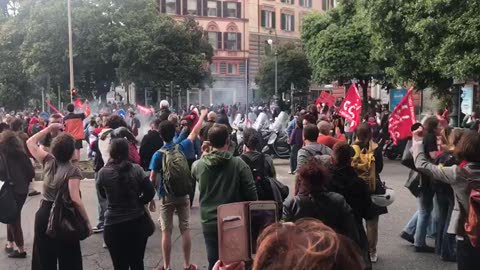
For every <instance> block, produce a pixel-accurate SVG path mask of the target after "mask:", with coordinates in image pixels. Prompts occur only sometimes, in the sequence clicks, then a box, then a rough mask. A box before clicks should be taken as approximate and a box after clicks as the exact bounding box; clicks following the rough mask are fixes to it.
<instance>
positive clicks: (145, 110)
mask: <svg viewBox="0 0 480 270" xmlns="http://www.w3.org/2000/svg"><path fill="white" fill-rule="evenodd" d="M137 108H138V110H139V111H140V113H141V114H143V115H149V114H151V115H154V114H155V110H154V109H149V108H147V107H143V106H141V105H137Z"/></svg>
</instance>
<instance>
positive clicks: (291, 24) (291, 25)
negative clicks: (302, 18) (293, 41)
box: [281, 13, 295, 32]
mask: <svg viewBox="0 0 480 270" xmlns="http://www.w3.org/2000/svg"><path fill="white" fill-rule="evenodd" d="M281 28H282V30H284V31H287V32H293V31H295V16H293V15H291V14H284V13H282V15H281Z"/></svg>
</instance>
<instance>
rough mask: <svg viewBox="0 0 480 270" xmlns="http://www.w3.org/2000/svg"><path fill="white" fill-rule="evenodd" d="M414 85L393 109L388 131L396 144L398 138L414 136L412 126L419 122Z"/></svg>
mask: <svg viewBox="0 0 480 270" xmlns="http://www.w3.org/2000/svg"><path fill="white" fill-rule="evenodd" d="M412 93H413V87H412V88H410V90H408V92H407V94H406V95H405V96H404V97H403V99H402V100H401V101H400V102H399V103H398V104H397V106H396V107H395V109H393V111H392V114H391V115H390V118H389V119H388V132H389V133H390V137H391V138H392V140H393V143H394V144H395V145H396V144H397V142H398V140H402V139H405V138H407V137H409V136H412V131H411V129H410V128H411V127H412V125H413V124H415V123H416V122H417V119H416V117H415V104H414V103H413V97H412Z"/></svg>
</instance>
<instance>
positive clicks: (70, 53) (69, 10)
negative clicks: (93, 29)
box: [67, 0, 74, 102]
mask: <svg viewBox="0 0 480 270" xmlns="http://www.w3.org/2000/svg"><path fill="white" fill-rule="evenodd" d="M67 13H68V14H67V17H68V59H69V68H70V102H73V94H72V91H73V89H74V79H73V41H72V7H71V3H70V0H67Z"/></svg>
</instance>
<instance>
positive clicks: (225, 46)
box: [223, 32, 228, 51]
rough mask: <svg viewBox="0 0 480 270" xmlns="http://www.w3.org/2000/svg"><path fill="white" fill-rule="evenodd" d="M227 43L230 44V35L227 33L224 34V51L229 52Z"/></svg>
mask: <svg viewBox="0 0 480 270" xmlns="http://www.w3.org/2000/svg"><path fill="white" fill-rule="evenodd" d="M227 42H228V33H227V32H225V33H223V49H224V50H225V51H226V50H228V46H227Z"/></svg>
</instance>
